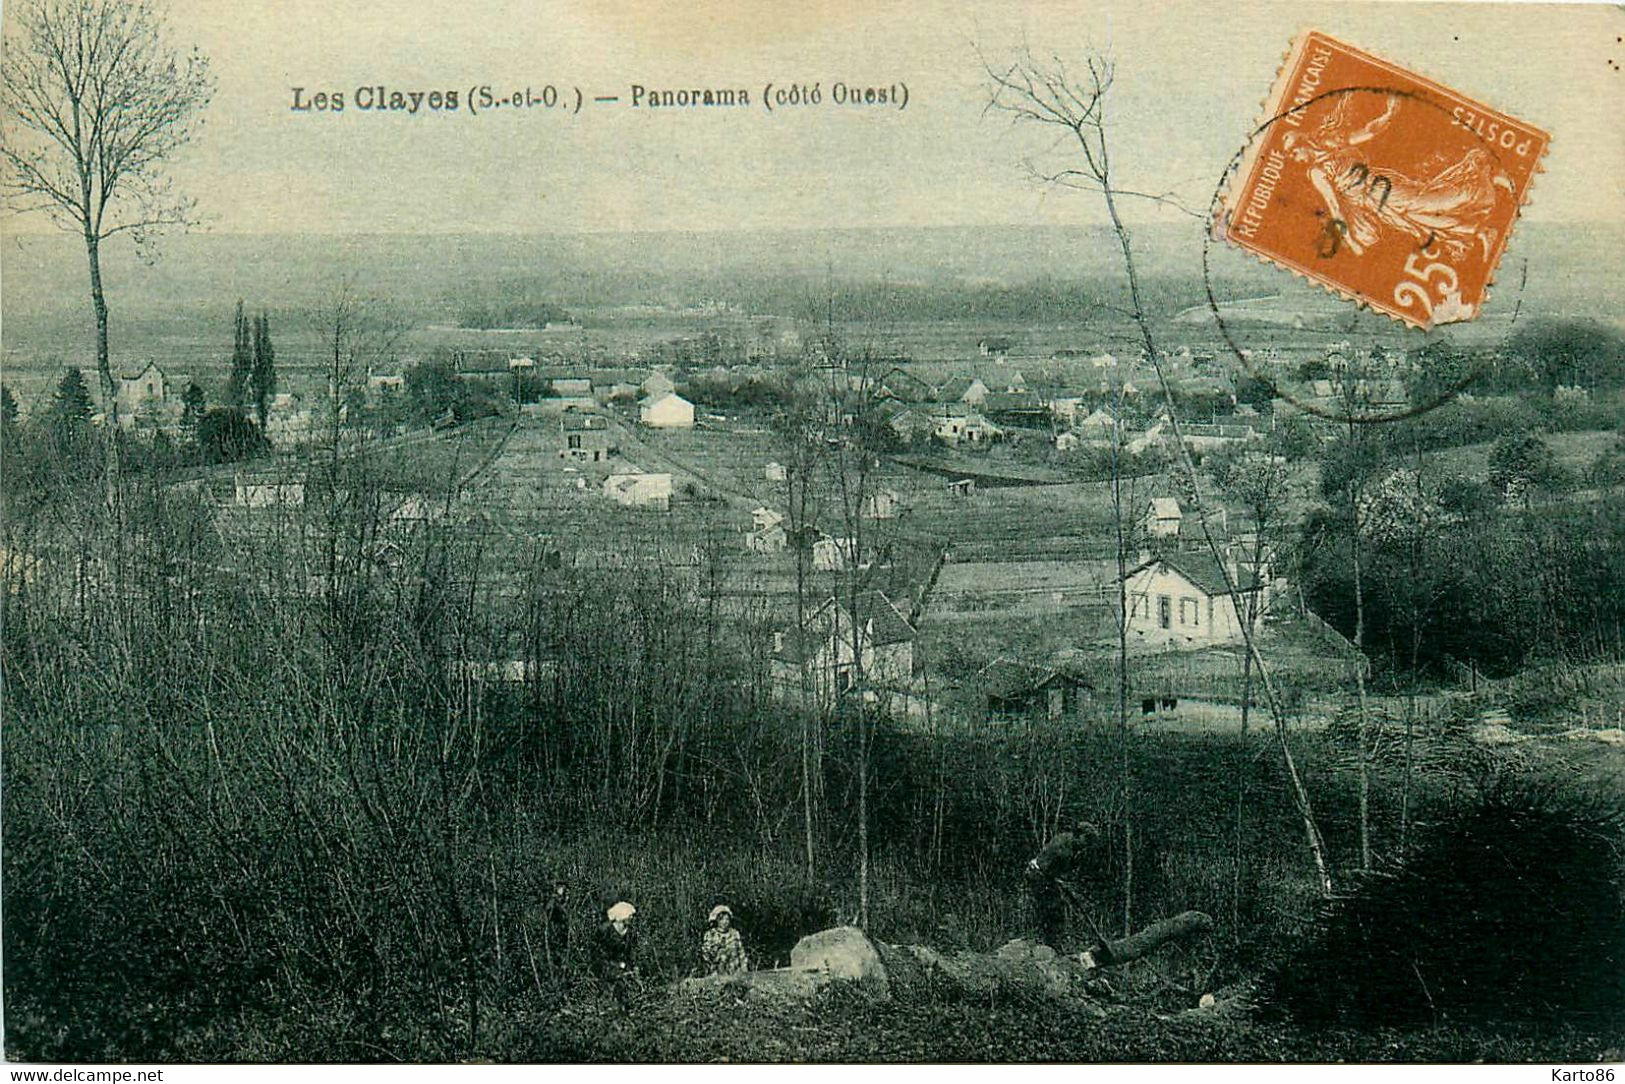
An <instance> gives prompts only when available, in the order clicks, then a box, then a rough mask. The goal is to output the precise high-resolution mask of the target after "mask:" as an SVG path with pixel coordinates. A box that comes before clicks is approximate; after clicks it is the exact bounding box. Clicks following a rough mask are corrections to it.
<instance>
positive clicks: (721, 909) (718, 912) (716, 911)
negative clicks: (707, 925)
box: [706, 903, 734, 922]
mask: <svg viewBox="0 0 1625 1084" xmlns="http://www.w3.org/2000/svg"><path fill="white" fill-rule="evenodd" d="M733 913H734V909H733V908H732V907H729V906H728V905H727V904H726V903H719V904H717V905H716V906H715V907H713V908H711V917H710V918H708V919H706V921H707V922H715V921H716V920H717V919H719V918H721V917H722V916H723V915H727V916H728V917H729V918H732V917H733Z"/></svg>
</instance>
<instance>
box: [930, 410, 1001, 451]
mask: <svg viewBox="0 0 1625 1084" xmlns="http://www.w3.org/2000/svg"><path fill="white" fill-rule="evenodd" d="M931 425H932V429H931V432H932V435H933V436H935V437H936V438H937V439H938V440H941V441H944V442H945V443H948V444H960V443H965V444H978V445H980V444H986V443H988V442H990V441H991V440H992V439H993V438H994V437H996V436H998V434H999V429H998V427H997V426H995V425H993V424H992V423H991V422H989V421H988V420H987V419H986V418H984V417H982V415H981V413H980V412H979V411H977V410H974V409H972V408H971V407H968V406H964V405H963V404H960V403H939V404H938V405H937V406H936V408H935V409H934V410H933V411H932V414H931Z"/></svg>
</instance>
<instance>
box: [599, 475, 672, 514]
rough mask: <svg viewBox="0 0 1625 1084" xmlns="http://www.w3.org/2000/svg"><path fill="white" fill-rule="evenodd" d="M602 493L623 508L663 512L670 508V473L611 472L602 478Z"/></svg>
mask: <svg viewBox="0 0 1625 1084" xmlns="http://www.w3.org/2000/svg"><path fill="white" fill-rule="evenodd" d="M604 495H605V496H607V497H610V498H613V499H614V501H615V503H616V504H619V505H621V506H622V507H625V508H648V509H653V510H655V511H657V512H665V511H667V510H669V509H670V508H671V475H669V474H611V475H610V476H609V477H608V478H605V479H604Z"/></svg>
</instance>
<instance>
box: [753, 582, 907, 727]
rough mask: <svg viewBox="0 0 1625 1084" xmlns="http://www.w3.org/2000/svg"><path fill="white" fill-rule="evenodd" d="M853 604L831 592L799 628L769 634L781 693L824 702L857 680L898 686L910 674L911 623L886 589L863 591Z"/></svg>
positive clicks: (830, 701)
mask: <svg viewBox="0 0 1625 1084" xmlns="http://www.w3.org/2000/svg"><path fill="white" fill-rule="evenodd" d="M855 601H856V605H855V606H853V607H852V608H851V609H849V608H848V606H847V604H846V600H844V599H837V598H836V597H835V596H834V595H831V596H830V597H829V598H827V599H825V600H824V602H823V603H822V604H821V605H819V606H818V607H817V609H815V610H814V611H813V612H812V614H811V615H810V616H808V618H807V620H806V622H805V623H804V624H803V625H802V626H801V627H800V628H799V629H795V628H792V629H788V630H785V631H781V632H776V633H774V636H773V652H772V656H771V668H772V675H773V683H774V686H775V688H776V689H777V690H779V691H780V693H781V694H783V695H788V696H791V697H796V698H799V697H800V696H802V695H803V694H804V693H808V692H810V693H811V694H812V698H813V700H814V702H815V703H817V704H818V705H820V706H825V707H827V706H829V705H831V704H833V703H834V702H835V701H836V699H838V698H839V697H841V696H844V695H846V694H847V693H850V692H852V691H853V690H854V689H856V688H857V687H858V683H859V681H860V680H861V681H862V683H863V685H864V686H865V688H866V690H873V689H876V688H882V689H884V688H893V689H896V688H903V687H906V686H907V685H908V684H909V683H910V682H911V681H912V680H913V676H914V641H915V632H914V626H912V625H910V624H909V622H908V619H907V618H906V617H905V616H903V612H902V611H901V610H899V609H898V608H897V607H896V606H895V605H894V604H893V603H892V601H891V600H890V599H888V598H887V597H886V596H885V594H883V593H882V592H880V591H864V592H862V593H861V594H859V595H858V596H857V599H856V600H855Z"/></svg>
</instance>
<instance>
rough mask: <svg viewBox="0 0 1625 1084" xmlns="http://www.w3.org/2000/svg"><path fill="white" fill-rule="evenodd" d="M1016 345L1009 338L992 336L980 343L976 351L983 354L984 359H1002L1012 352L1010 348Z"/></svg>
mask: <svg viewBox="0 0 1625 1084" xmlns="http://www.w3.org/2000/svg"><path fill="white" fill-rule="evenodd" d="M1014 345H1015V344H1014V343H1013V342H1011V341H1010V339H1009V338H1008V337H1007V336H1004V335H990V336H988V337H987V338H985V339H981V340H980V341H978V342H977V344H976V349H977V350H979V351H980V352H981V354H982V356H983V357H984V358H1002V357H1004V356H1005V355H1006V354H1008V353H1009V352H1010V348H1011V347H1012V346H1014Z"/></svg>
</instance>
